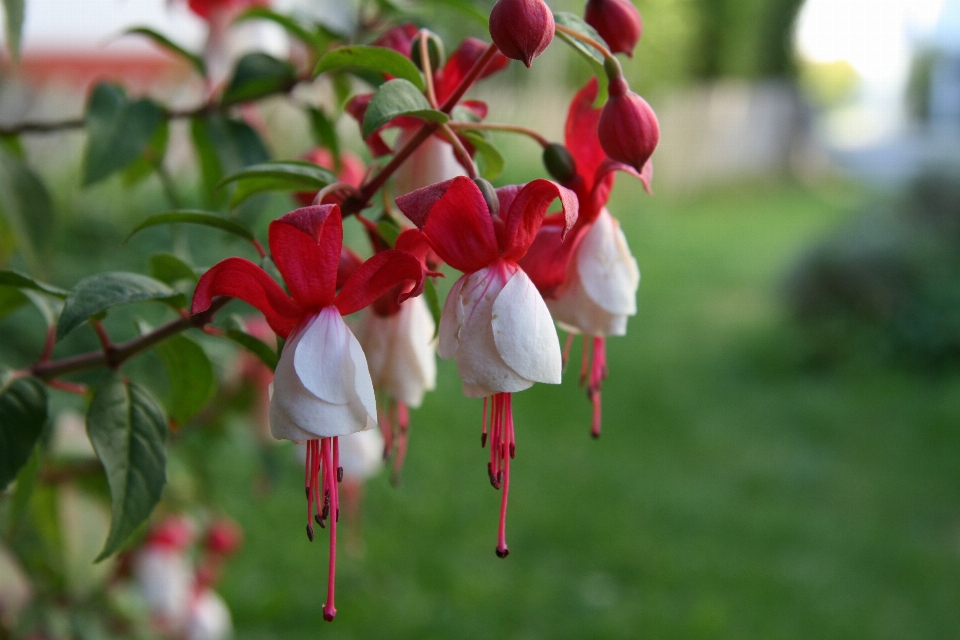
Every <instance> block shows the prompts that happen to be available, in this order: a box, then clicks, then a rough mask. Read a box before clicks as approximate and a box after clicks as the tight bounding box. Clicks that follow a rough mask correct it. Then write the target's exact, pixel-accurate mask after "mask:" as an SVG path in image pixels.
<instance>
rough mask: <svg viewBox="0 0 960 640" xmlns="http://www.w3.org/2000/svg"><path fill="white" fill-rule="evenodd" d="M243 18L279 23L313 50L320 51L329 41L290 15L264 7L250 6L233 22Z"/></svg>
mask: <svg viewBox="0 0 960 640" xmlns="http://www.w3.org/2000/svg"><path fill="white" fill-rule="evenodd" d="M244 20H268V21H270V22H273V23H275V24H278V25H280V26H281V27H283V29H284V30H285V31H286V32H287V33H289V34H290V35H291V36H293V37H294V38H296V39H297V40H299V41H300V42H302V43H303V44H305V45H307V46H308V47H310V48H311V49H313V51H314V52H317V51H320V50H322V49H323V47H324V46H325V45H326V44H327V42H328V41H329V38H327V37H326V36H324V35H323V34H321V33H318V32H315V31H310V30H309V29H307V28H306V27H305V26H303V25H302V24H300V23H299V22H297V21H296V20H295V19H294V18H292V17H290V16H286V15H283V14H282V13H277V12H276V11H271V10H270V9H268V8H266V7H252V8H250V9H248V10H247V11H245V12H244V13H243V14H242V15H241V16H239V17H238V18H237V19H236V20H235V21H234V22H241V21H244Z"/></svg>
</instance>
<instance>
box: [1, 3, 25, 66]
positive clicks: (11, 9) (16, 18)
mask: <svg viewBox="0 0 960 640" xmlns="http://www.w3.org/2000/svg"><path fill="white" fill-rule="evenodd" d="M3 9H4V11H6V14H7V51H9V52H10V57H11V58H13V59H14V60H19V59H20V36H21V35H22V34H23V18H24V14H25V9H26V0H3Z"/></svg>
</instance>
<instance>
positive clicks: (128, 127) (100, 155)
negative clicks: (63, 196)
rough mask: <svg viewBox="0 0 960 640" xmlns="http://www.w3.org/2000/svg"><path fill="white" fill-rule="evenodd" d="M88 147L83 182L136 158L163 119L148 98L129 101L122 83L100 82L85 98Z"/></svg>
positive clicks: (88, 183) (87, 181)
mask: <svg viewBox="0 0 960 640" xmlns="http://www.w3.org/2000/svg"><path fill="white" fill-rule="evenodd" d="M86 121H87V133H88V136H89V139H88V141H87V150H86V153H85V154H84V159H83V184H84V186H87V185H91V184H93V183H95V182H98V181H100V180H103V179H104V178H106V177H107V176H109V175H111V174H113V173H114V172H116V171H119V170H120V169H123V168H124V167H126V166H127V165H128V164H130V163H131V162H133V161H134V160H136V159H137V158H138V157H140V155H141V154H142V153H143V152H144V149H145V148H146V147H147V145H148V144H149V143H150V141H151V139H152V138H153V136H154V132H155V131H156V129H157V127H159V126H160V124H161V122H162V121H163V109H161V108H160V107H159V106H158V105H156V104H154V103H153V102H151V101H150V100H137V101H136V102H130V100H129V99H128V98H127V95H126V93H125V92H124V90H123V87H120V86H117V85H111V84H99V85H97V86H96V88H95V89H94V90H93V93H91V94H90V100H89V101H88V102H87V115H86Z"/></svg>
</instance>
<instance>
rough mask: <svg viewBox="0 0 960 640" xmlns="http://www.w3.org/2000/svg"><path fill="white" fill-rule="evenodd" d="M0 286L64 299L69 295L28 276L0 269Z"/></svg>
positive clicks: (62, 290) (58, 288) (63, 290)
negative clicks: (39, 292) (29, 290)
mask: <svg viewBox="0 0 960 640" xmlns="http://www.w3.org/2000/svg"><path fill="white" fill-rule="evenodd" d="M0 286H4V287H16V288H17V289H33V290H34V291H42V292H43V293H48V294H50V295H52V296H56V297H58V298H66V297H67V294H68V293H69V292H68V291H66V290H65V289H61V288H60V287H55V286H53V285H52V284H46V283H45V282H38V281H36V280H34V279H33V278H31V277H30V276H28V275H25V274H23V273H20V272H19V271H14V270H13V269H0Z"/></svg>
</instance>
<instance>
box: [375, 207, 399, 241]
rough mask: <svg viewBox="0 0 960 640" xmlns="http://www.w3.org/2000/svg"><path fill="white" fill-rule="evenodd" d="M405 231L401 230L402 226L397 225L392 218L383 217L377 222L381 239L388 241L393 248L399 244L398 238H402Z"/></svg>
mask: <svg viewBox="0 0 960 640" xmlns="http://www.w3.org/2000/svg"><path fill="white" fill-rule="evenodd" d="M401 231H403V229H401V228H400V225H399V224H397V221H396V220H394V219H393V217H392V216H389V215H386V214H384V215H382V216H380V220H378V221H377V233H379V234H380V237H381V238H383V239H384V240H386V241H387V244H389V245H390V246H391V247H392V246H394V245H395V244H396V243H397V238H398V237H399V236H400V232H401Z"/></svg>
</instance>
